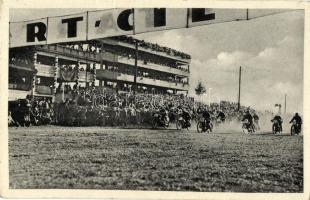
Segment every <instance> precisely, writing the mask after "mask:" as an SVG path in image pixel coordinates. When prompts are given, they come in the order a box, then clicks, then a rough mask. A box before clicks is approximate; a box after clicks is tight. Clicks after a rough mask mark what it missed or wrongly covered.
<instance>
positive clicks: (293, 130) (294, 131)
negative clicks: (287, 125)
mask: <svg viewBox="0 0 310 200" xmlns="http://www.w3.org/2000/svg"><path fill="white" fill-rule="evenodd" d="M295 134H296V128H295V126H294V125H293V126H292V127H291V135H295Z"/></svg>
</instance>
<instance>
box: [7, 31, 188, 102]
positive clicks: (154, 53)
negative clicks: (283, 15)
mask: <svg viewBox="0 0 310 200" xmlns="http://www.w3.org/2000/svg"><path fill="white" fill-rule="evenodd" d="M136 42H138V48H137V49H138V51H137V52H138V53H137V55H138V60H137V65H138V68H137V79H136V82H137V92H148V93H167V92H169V93H178V92H185V93H187V92H188V89H189V75H190V60H191V57H190V55H187V54H185V53H182V52H178V51H176V50H173V49H171V48H168V47H162V46H159V45H157V44H152V43H147V42H144V41H141V40H137V39H134V38H132V37H127V36H119V37H113V38H106V39H101V40H96V41H85V42H79V43H77V42H76V43H70V44H69V43H66V44H53V45H44V46H34V47H22V48H11V49H10V52H9V100H14V99H19V98H25V97H26V95H28V94H29V95H33V96H39V97H43V96H44V97H47V98H52V99H55V98H56V99H57V96H58V95H64V94H67V92H68V91H69V90H71V89H72V88H74V87H76V86H77V85H78V86H79V87H87V86H90V85H92V86H95V87H97V88H100V89H102V90H104V91H108V92H132V91H133V90H134V75H135V73H136V71H135V70H136V68H135V55H136V50H135V43H136Z"/></svg>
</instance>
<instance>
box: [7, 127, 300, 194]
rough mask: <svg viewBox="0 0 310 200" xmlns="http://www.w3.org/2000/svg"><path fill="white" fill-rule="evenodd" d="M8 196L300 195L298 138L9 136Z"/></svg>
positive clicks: (122, 132)
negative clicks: (102, 192) (30, 192)
mask: <svg viewBox="0 0 310 200" xmlns="http://www.w3.org/2000/svg"><path fill="white" fill-rule="evenodd" d="M9 168H10V188H12V189H48V188H50V189H86V188H87V189H109V190H110V189H113V190H125V189H126V190H162V191H205V192H223V191H230V192H302V191H303V136H290V135H289V134H288V133H287V134H285V133H284V134H281V135H272V134H271V133H267V132H265V133H255V134H253V135H246V134H243V133H241V132H229V131H226V132H218V133H211V134H206V133H203V134H202V133H197V131H196V130H189V131H187V130H182V131H177V130H150V129H120V128H103V127H83V128H80V127H57V126H45V127H30V128H10V129H9Z"/></svg>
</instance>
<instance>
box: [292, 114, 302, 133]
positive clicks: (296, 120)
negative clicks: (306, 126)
mask: <svg viewBox="0 0 310 200" xmlns="http://www.w3.org/2000/svg"><path fill="white" fill-rule="evenodd" d="M294 120H295V122H296V125H297V127H298V129H299V130H300V128H301V124H302V119H301V117H300V115H299V114H298V113H295V115H294V117H293V118H292V119H291V121H290V123H292V122H293V121H294Z"/></svg>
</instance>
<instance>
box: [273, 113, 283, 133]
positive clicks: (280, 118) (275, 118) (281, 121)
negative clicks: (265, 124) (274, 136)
mask: <svg viewBox="0 0 310 200" xmlns="http://www.w3.org/2000/svg"><path fill="white" fill-rule="evenodd" d="M271 121H272V122H274V121H277V122H278V123H279V125H280V131H281V132H282V123H283V120H282V117H281V116H280V115H276V116H274V118H273V119H272V120H271Z"/></svg>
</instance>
